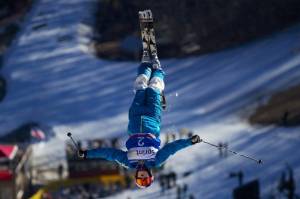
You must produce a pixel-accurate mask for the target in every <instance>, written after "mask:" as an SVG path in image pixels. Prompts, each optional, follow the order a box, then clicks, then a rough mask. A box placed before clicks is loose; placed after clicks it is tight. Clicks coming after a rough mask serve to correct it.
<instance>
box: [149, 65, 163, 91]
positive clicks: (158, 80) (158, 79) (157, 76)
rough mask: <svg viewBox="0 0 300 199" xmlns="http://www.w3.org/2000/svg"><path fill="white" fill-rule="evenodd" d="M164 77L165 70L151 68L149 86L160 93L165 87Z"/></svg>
mask: <svg viewBox="0 0 300 199" xmlns="http://www.w3.org/2000/svg"><path fill="white" fill-rule="evenodd" d="M164 78H165V72H164V71H163V70H162V68H159V69H155V70H153V72H152V74H151V79H150V82H149V87H150V88H152V89H155V90H157V91H158V92H159V93H162V92H163V91H164V89H165V82H164Z"/></svg>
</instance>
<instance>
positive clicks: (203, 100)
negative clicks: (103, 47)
mask: <svg viewBox="0 0 300 199" xmlns="http://www.w3.org/2000/svg"><path fill="white" fill-rule="evenodd" d="M95 5H96V1H95V0H72V1H68V0H57V1H50V0H40V1H37V3H36V5H35V6H34V8H33V10H32V11H31V13H30V14H29V15H28V17H27V19H26V21H25V22H24V25H23V28H22V31H21V32H20V33H19V35H18V38H17V40H16V41H15V42H14V44H13V46H12V47H11V49H10V50H9V51H8V53H7V55H6V60H5V65H4V67H3V70H2V73H3V74H4V76H5V78H6V79H7V83H8V93H7V96H6V98H5V100H4V101H3V102H2V103H1V104H0V125H1V129H0V135H3V134H5V133H7V132H8V131H10V130H12V129H14V128H15V127H17V126H19V125H21V124H23V123H24V122H28V121H36V122H40V123H43V124H47V125H50V126H53V128H54V130H55V132H56V135H57V136H56V137H55V138H54V139H52V140H51V141H50V142H48V143H43V144H39V145H37V146H35V147H36V150H35V155H36V157H42V156H44V157H52V158H55V157H57V156H59V157H61V154H63V153H64V152H63V150H64V149H63V145H64V142H65V140H66V136H65V133H66V132H67V131H71V132H73V134H74V135H75V136H76V137H78V138H80V139H81V138H96V137H97V138H98V137H112V136H123V137H124V139H125V138H126V134H125V133H126V127H127V122H128V119H127V111H128V108H129V105H130V103H131V100H132V97H133V92H132V84H133V81H134V78H135V72H136V69H137V66H138V63H136V62H112V61H105V60H99V59H97V58H95V57H94V56H93V55H92V54H91V53H90V48H89V44H90V42H91V39H90V38H91V37H92V36H93V35H92V29H91V27H90V24H91V23H92V22H93V11H94V10H93V9H94V7H95ZM62 8H63V9H62ZM45 24H46V25H45ZM37 27H39V28H37ZM299 36H300V25H297V26H295V27H293V28H290V29H288V30H285V31H283V32H281V33H278V34H274V35H272V36H270V37H268V38H264V39H261V40H259V41H256V42H252V43H249V44H246V45H243V46H240V47H237V48H234V49H229V50H225V51H223V52H219V53H214V54H209V55H203V56H198V57H190V58H184V59H176V58H174V59H168V60H162V64H163V66H164V68H165V70H166V73H167V77H166V94H167V98H168V103H169V108H168V111H166V112H165V113H164V116H163V124H162V129H163V130H162V134H164V133H168V132H174V131H177V130H178V129H180V128H183V127H188V128H190V129H192V130H193V131H194V132H196V133H198V134H199V135H200V136H201V137H203V138H204V139H205V140H207V141H210V142H213V143H218V142H219V141H227V142H229V147H230V148H232V149H234V150H238V151H241V152H243V153H246V154H250V155H254V156H257V157H259V158H262V159H263V160H264V162H265V164H264V165H262V166H258V165H256V164H255V163H253V162H250V161H247V160H245V159H241V158H237V157H233V156H230V157H229V158H227V159H218V158H217V155H218V151H217V150H215V149H214V148H211V147H209V146H207V145H204V144H199V145H196V146H193V147H191V148H189V149H186V150H184V151H181V152H179V153H178V154H177V155H176V156H174V157H172V158H170V160H169V161H168V163H167V164H166V169H167V170H176V171H178V173H179V174H183V173H184V172H186V171H194V173H193V174H192V175H190V176H188V177H180V183H188V185H189V187H190V190H191V191H193V192H195V195H196V198H205V199H210V198H230V197H231V189H232V188H233V187H235V186H236V185H237V183H236V180H233V179H228V173H229V172H231V171H235V170H240V169H241V170H243V171H244V172H245V177H246V179H245V180H246V181H248V180H252V179H255V178H259V179H260V180H261V187H262V191H263V195H264V196H266V195H267V194H268V193H270V191H272V189H274V187H275V186H276V181H277V180H278V179H279V176H280V173H279V172H280V171H281V170H282V169H284V166H285V163H286V162H288V163H289V164H290V165H292V167H293V168H294V169H295V170H294V172H295V177H296V183H298V184H299V183H300V182H299V179H300V171H299V169H300V160H299V155H298V154H297V153H296V152H294V151H296V150H297V148H298V147H299V143H300V137H299V133H298V131H299V128H293V129H285V128H275V127H272V126H271V127H264V128H260V127H253V126H249V125H248V124H247V122H246V121H245V118H246V116H247V114H249V111H251V109H253V107H254V106H255V105H256V104H260V103H264V102H265V100H266V99H268V96H269V95H270V94H272V93H273V92H275V91H277V90H280V89H283V88H286V87H288V86H291V85H294V84H298V83H300V78H299V77H300V53H299V52H298V51H297V49H299V47H300V37H299ZM295 49H296V50H295ZM42 160H43V159H40V158H37V159H36V161H37V162H39V161H42ZM183 160H184V161H183ZM44 161H45V159H44ZM215 190H218V191H215ZM157 191H158V183H156V184H155V185H153V186H152V187H151V188H149V189H147V190H142V191H140V190H134V191H126V192H123V193H120V195H118V196H114V197H113V198H125V197H127V196H130V197H131V198H137V197H141V196H142V195H144V198H153V197H154V196H155V197H157V198H159V197H158V196H156V195H157V193H156V195H155V192H157ZM298 192H299V191H298ZM145 194H148V195H145ZM162 198H166V197H163V196H162ZM167 198H169V197H167Z"/></svg>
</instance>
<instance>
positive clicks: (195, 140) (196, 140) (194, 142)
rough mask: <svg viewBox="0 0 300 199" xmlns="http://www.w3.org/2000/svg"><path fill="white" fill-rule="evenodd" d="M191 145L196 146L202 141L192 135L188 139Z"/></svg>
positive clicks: (197, 136)
mask: <svg viewBox="0 0 300 199" xmlns="http://www.w3.org/2000/svg"><path fill="white" fill-rule="evenodd" d="M190 140H191V142H192V144H197V143H199V142H202V139H201V138H200V136H199V135H193V136H192V137H191V138H190Z"/></svg>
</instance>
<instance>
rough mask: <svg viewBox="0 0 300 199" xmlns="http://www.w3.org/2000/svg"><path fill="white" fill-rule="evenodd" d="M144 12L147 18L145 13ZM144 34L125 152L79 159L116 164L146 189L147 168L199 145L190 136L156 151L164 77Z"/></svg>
mask: <svg viewBox="0 0 300 199" xmlns="http://www.w3.org/2000/svg"><path fill="white" fill-rule="evenodd" d="M144 12H146V14H147V12H149V11H144ZM150 12H151V11H150ZM142 14H144V13H142ZM144 17H145V15H144ZM151 17H152V13H151ZM140 18H141V13H140ZM143 33H144V34H143ZM148 33H149V32H148ZM145 34H146V32H143V31H142V37H143V56H142V60H141V64H140V66H139V67H138V73H137V77H136V80H135V82H134V90H135V96H134V99H133V102H132V104H131V106H130V109H129V124H128V130H127V133H128V136H129V137H128V140H127V141H126V148H127V151H123V150H120V149H115V148H98V149H91V150H86V151H82V150H80V151H79V156H80V157H81V158H84V159H90V158H104V159H106V160H109V161H116V162H117V163H119V164H121V165H122V166H124V167H125V168H128V169H136V172H135V183H136V185H137V186H138V187H140V188H146V187H149V186H150V185H151V184H152V182H153V180H154V176H153V174H152V171H151V168H154V167H160V166H161V165H162V164H163V163H164V162H165V161H166V160H167V159H168V158H169V157H170V156H171V155H173V154H175V153H176V152H177V151H179V150H181V149H183V148H186V147H188V146H191V145H193V144H196V143H199V142H200V141H201V139H200V137H199V136H198V135H193V136H192V137H190V138H188V139H179V140H176V141H174V142H171V143H168V144H166V145H165V146H163V147H162V148H160V144H161V141H160V125H161V114H162V92H163V91H164V88H165V83H164V77H165V73H164V71H163V69H162V67H161V65H160V62H159V60H158V57H157V51H156V46H150V45H153V44H155V40H154V35H152V37H151V38H152V42H150V41H149V40H147V38H148V39H150V37H147V36H146V37H145V38H146V40H144V39H145V38H144V36H145ZM149 34H150V33H149ZM152 34H153V32H152ZM154 48H155V50H153V49H154ZM150 55H151V56H150Z"/></svg>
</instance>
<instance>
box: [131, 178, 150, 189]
mask: <svg viewBox="0 0 300 199" xmlns="http://www.w3.org/2000/svg"><path fill="white" fill-rule="evenodd" d="M135 182H136V184H137V185H139V186H141V187H148V186H150V185H151V183H152V177H147V178H137V179H135Z"/></svg>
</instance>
